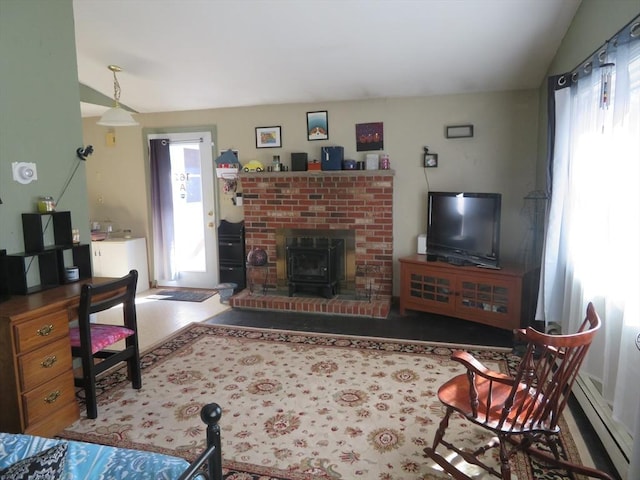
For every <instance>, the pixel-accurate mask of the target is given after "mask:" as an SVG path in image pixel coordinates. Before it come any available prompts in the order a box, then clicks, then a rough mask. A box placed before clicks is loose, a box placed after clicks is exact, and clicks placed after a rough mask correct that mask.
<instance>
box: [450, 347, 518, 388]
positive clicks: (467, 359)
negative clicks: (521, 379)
mask: <svg viewBox="0 0 640 480" xmlns="http://www.w3.org/2000/svg"><path fill="white" fill-rule="evenodd" d="M451 360H455V361H456V362H460V363H461V364H462V365H464V366H465V368H466V369H467V370H470V371H472V372H474V373H476V374H477V375H480V376H482V377H485V378H487V379H489V380H493V381H494V382H499V383H504V384H506V385H513V384H514V383H515V380H514V378H513V377H510V376H509V375H505V374H504V373H500V372H496V371H494V370H490V369H488V368H487V367H485V366H484V365H483V364H482V362H480V361H479V360H477V359H476V358H475V357H474V356H473V355H471V354H470V353H469V352H465V351H462V350H456V351H454V352H453V353H452V354H451Z"/></svg>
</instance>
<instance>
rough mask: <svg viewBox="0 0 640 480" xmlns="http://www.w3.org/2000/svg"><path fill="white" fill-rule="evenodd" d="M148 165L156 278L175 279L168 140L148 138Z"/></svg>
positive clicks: (171, 188)
mask: <svg viewBox="0 0 640 480" xmlns="http://www.w3.org/2000/svg"><path fill="white" fill-rule="evenodd" d="M149 165H150V172H151V216H152V219H153V252H154V253H153V258H154V272H155V277H156V280H158V279H164V280H175V279H176V275H177V273H176V260H175V238H174V237H175V234H174V225H173V187H172V183H171V154H170V147H169V141H168V140H165V139H153V140H149Z"/></svg>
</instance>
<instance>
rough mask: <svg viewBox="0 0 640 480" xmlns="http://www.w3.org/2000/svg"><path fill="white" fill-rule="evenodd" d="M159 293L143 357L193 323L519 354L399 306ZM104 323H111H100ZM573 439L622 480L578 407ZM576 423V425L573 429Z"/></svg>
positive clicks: (462, 326)
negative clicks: (290, 305)
mask: <svg viewBox="0 0 640 480" xmlns="http://www.w3.org/2000/svg"><path fill="white" fill-rule="evenodd" d="M156 293H157V290H154V289H151V290H148V291H146V292H142V293H141V294H140V295H139V296H138V298H137V301H136V308H137V314H138V325H139V332H140V347H141V350H142V351H145V350H148V349H149V348H151V347H152V346H154V345H156V344H158V343H160V342H161V341H162V340H163V339H164V338H166V337H167V336H169V335H171V334H172V333H174V332H176V331H178V330H180V329H181V328H183V327H184V326H186V325H188V324H189V323H192V322H203V321H206V322H207V323H212V324H222V325H235V326H247V327H259V328H273V329H282V330H297V331H307V332H317V333H321V332H322V333H336V334H344V335H358V336H372V337H381V338H398V339H408V340H424V341H434V342H445V343H455V344H464V345H489V346H496V347H509V348H518V345H514V341H513V336H512V334H511V332H509V331H506V330H501V329H496V328H491V327H486V326H484V325H479V324H475V323H472V322H467V321H463V320H457V319H453V318H450V317H443V316H439V315H430V314H425V313H420V312H408V314H407V315H406V316H404V317H402V316H400V315H399V313H398V309H397V307H396V306H394V307H392V309H391V313H390V315H389V317H388V318H386V319H375V318H362V317H343V316H336V315H322V314H301V313H283V312H271V311H263V310H262V311H252V310H239V309H232V308H230V307H229V306H228V305H226V304H223V303H221V302H220V297H219V296H217V295H215V296H213V297H211V298H209V299H207V300H205V301H204V302H181V301H169V300H157V299H154V298H153V295H154V294H156ZM100 321H109V320H108V319H107V320H105V318H102V317H101V318H100ZM570 410H571V414H572V415H571V417H572V418H571V420H570V421H571V423H572V433H573V434H574V437H576V440H577V443H578V446H579V448H580V449H581V450H582V452H583V453H582V456H583V457H584V456H585V453H586V452H588V453H587V454H586V456H587V457H588V456H589V455H590V456H591V459H592V462H590V461H588V460H585V463H593V464H595V465H596V466H597V468H599V469H601V470H603V471H605V472H607V473H609V474H610V475H612V476H613V477H614V478H620V477H619V476H618V475H617V473H616V471H615V468H614V467H613V465H612V464H611V462H610V460H609V458H608V456H607V454H606V452H605V451H604V449H603V447H602V444H601V443H600V440H599V439H598V437H597V435H596V434H595V433H594V432H593V430H592V428H591V426H590V424H589V423H588V421H587V420H586V418H585V417H584V414H582V412H581V410H580V407H579V406H578V405H577V403H576V402H575V401H574V402H570ZM574 422H575V423H574Z"/></svg>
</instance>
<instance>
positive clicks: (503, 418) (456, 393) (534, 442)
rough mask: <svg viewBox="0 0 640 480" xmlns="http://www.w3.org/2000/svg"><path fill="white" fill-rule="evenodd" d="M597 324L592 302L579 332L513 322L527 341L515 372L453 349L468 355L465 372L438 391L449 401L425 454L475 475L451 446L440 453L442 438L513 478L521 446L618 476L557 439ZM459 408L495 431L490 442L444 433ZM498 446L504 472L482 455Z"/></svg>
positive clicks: (465, 479)
mask: <svg viewBox="0 0 640 480" xmlns="http://www.w3.org/2000/svg"><path fill="white" fill-rule="evenodd" d="M599 328H600V318H599V317H598V314H597V313H596V311H595V309H594V307H593V305H592V304H591V303H589V305H588V306H587V313H586V318H585V320H584V321H583V323H582V325H581V326H580V329H579V330H578V332H577V333H575V334H571V335H545V334H543V333H540V332H538V331H536V330H534V329H532V328H527V329H526V330H524V329H519V330H515V333H516V335H517V336H518V337H520V338H521V339H523V340H524V341H525V342H526V343H527V347H526V352H525V354H524V357H523V358H522V360H521V362H520V365H519V367H518V370H517V372H516V374H515V376H513V377H511V376H509V375H505V374H503V373H498V372H494V371H491V370H489V369H487V368H486V367H485V366H484V365H482V363H480V362H479V361H477V360H476V359H475V358H474V357H473V356H472V355H470V354H469V353H467V352H463V351H456V352H454V353H453V354H452V356H451V358H452V360H455V361H458V362H460V363H462V364H463V365H464V366H465V367H466V368H467V372H466V373H464V374H462V375H458V376H456V377H454V378H453V379H451V380H449V381H448V382H446V383H445V384H444V385H442V386H441V387H440V389H439V390H438V398H439V399H440V401H441V402H442V403H443V404H444V405H445V406H446V413H445V416H444V418H443V419H442V421H441V422H440V425H439V428H438V430H437V432H436V434H435V438H434V441H433V446H432V447H427V448H425V449H424V452H425V454H426V456H427V457H430V458H431V459H433V460H434V461H435V462H436V463H438V464H439V465H440V466H441V467H442V468H443V469H444V470H445V471H446V472H447V473H449V474H450V475H451V476H452V477H454V478H456V479H458V480H471V478H470V477H469V476H467V475H466V474H465V473H463V472H462V471H460V470H459V469H458V468H456V467H455V466H454V465H453V464H452V463H451V462H450V461H449V460H447V459H446V458H445V456H446V457H448V458H449V459H451V458H452V457H451V455H450V453H451V452H448V453H447V454H446V455H445V456H443V455H441V454H439V453H437V452H436V449H437V448H438V446H440V445H443V446H444V447H446V448H447V449H449V450H450V451H453V452H455V453H456V454H458V455H459V457H462V459H463V460H464V461H466V462H467V463H470V464H473V465H477V466H479V467H481V468H483V469H485V470H486V471H488V472H490V473H491V474H493V475H495V476H496V477H499V478H502V479H503V480H510V479H511V467H510V464H509V460H510V458H511V457H512V456H513V455H514V454H515V453H517V452H518V451H524V452H526V453H528V454H530V455H532V456H534V457H537V458H539V459H541V460H543V461H544V462H545V463H547V464H549V465H551V466H553V467H559V468H563V469H565V470H567V471H568V472H570V473H571V472H575V473H579V474H582V475H586V476H588V477H596V478H602V479H606V480H612V479H611V477H610V476H609V475H607V474H606V473H604V472H600V471H598V470H595V469H592V468H588V467H585V466H582V465H576V464H573V463H570V462H569V461H568V459H567V458H566V455H565V454H564V451H563V450H562V449H561V448H559V439H558V433H559V431H560V428H559V426H558V421H559V419H560V415H561V413H562V411H563V409H564V407H565V406H566V404H567V401H568V397H569V395H570V393H571V386H572V385H573V382H574V380H575V379H576V376H577V375H578V371H579V369H580V365H581V363H582V360H583V359H584V356H585V355H586V353H587V350H588V348H589V345H590V344H591V341H592V339H593V337H594V335H595V334H596V332H597V331H598V329H599ZM454 412H458V413H460V414H462V415H463V416H464V417H465V418H466V419H467V420H469V421H471V422H473V423H474V424H476V425H478V426H480V427H482V428H485V429H487V430H489V431H491V432H493V434H495V437H494V439H493V440H492V442H490V443H489V444H487V445H483V446H481V447H479V448H478V449H476V450H475V451H473V452H470V451H468V450H463V449H462V448H459V447H456V446H454V445H453V444H452V443H450V442H448V441H446V440H445V439H444V434H445V431H446V429H447V427H448V424H449V418H450V417H451V415H452V414H453V413H454ZM496 437H497V441H496ZM541 446H542V447H544V450H547V451H544V450H542V449H541V448H540V447H541ZM493 447H497V448H498V449H499V458H500V467H499V468H500V472H498V471H497V469H495V468H493V467H491V466H489V465H487V463H486V461H482V460H481V459H480V456H481V455H482V454H484V453H485V452H486V451H488V450H489V449H490V448H493ZM548 452H551V453H548Z"/></svg>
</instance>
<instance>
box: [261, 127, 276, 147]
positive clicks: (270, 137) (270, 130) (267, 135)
mask: <svg viewBox="0 0 640 480" xmlns="http://www.w3.org/2000/svg"><path fill="white" fill-rule="evenodd" d="M280 147H282V131H281V129H280V127H256V148H280Z"/></svg>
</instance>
